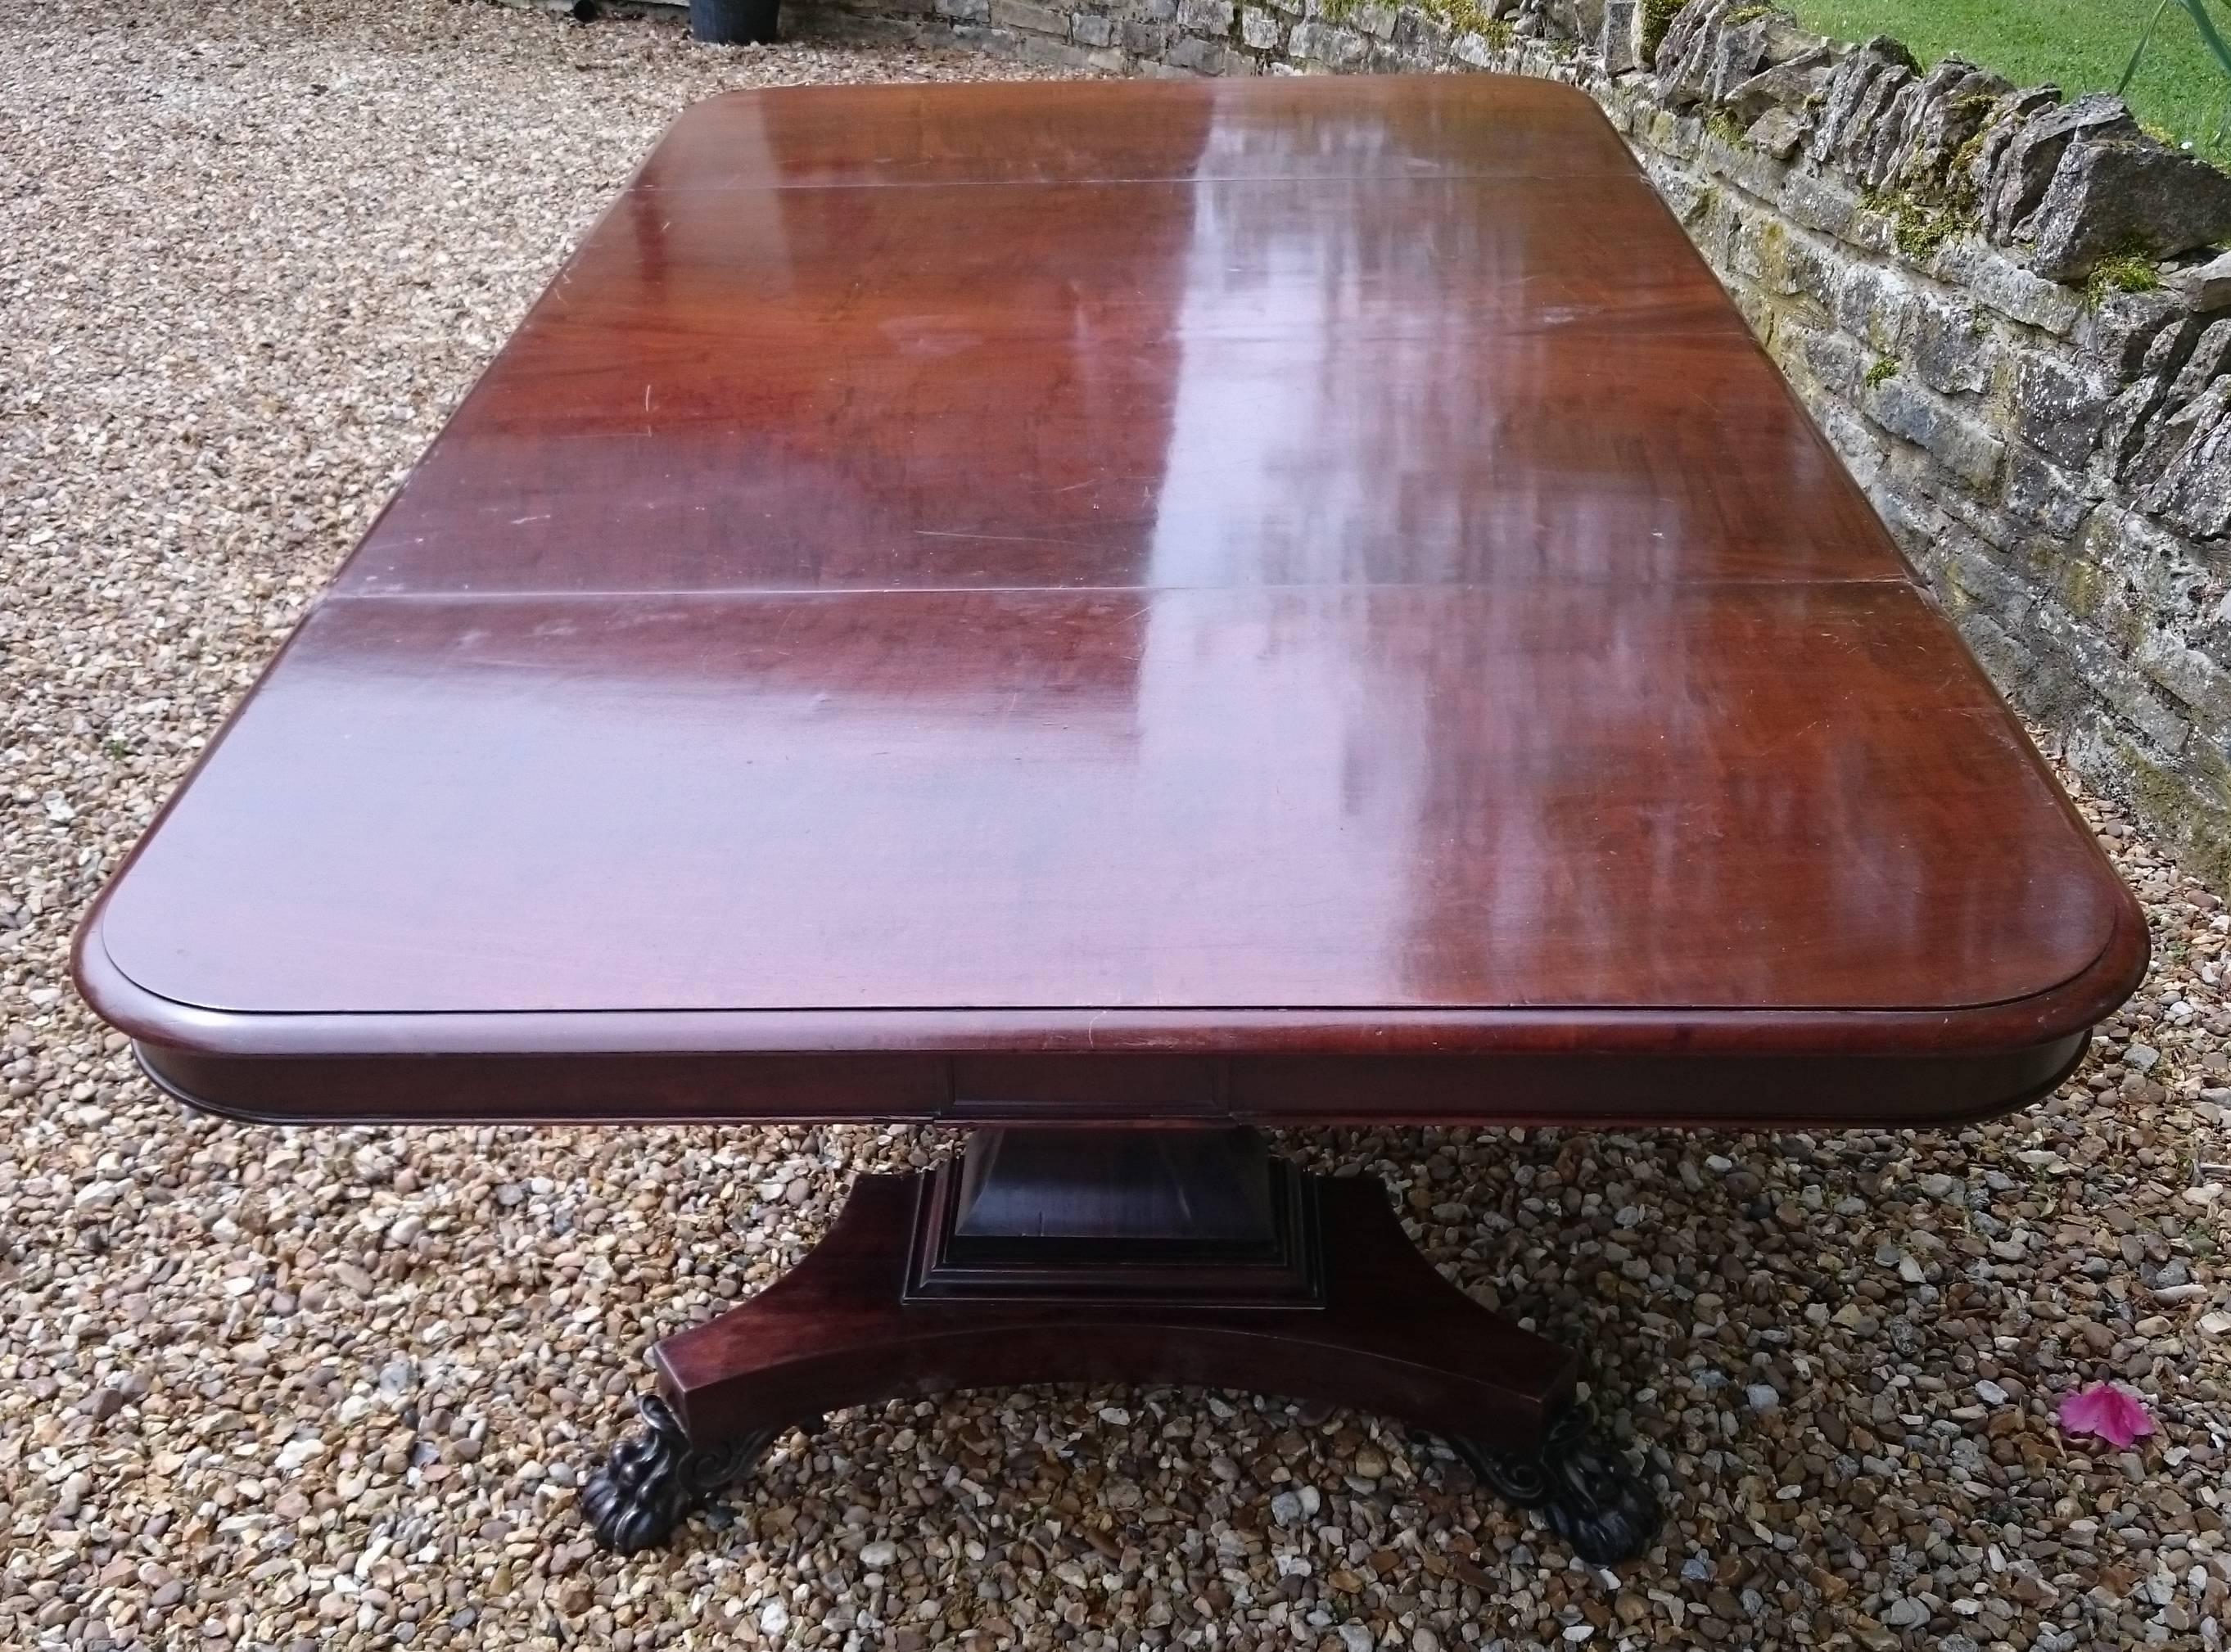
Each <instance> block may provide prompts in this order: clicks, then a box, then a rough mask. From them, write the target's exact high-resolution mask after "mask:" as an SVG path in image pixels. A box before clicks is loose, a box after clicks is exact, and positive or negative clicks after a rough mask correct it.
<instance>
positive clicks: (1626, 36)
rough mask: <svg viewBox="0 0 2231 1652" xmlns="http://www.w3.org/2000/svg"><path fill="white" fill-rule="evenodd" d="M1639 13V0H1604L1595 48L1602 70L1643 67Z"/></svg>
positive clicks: (1640, 17) (1610, 70) (1626, 69)
mask: <svg viewBox="0 0 2231 1652" xmlns="http://www.w3.org/2000/svg"><path fill="white" fill-rule="evenodd" d="M1642 15H1643V14H1642V4H1641V0H1604V16H1603V27H1602V28H1601V29H1600V30H1598V31H1597V34H1596V50H1597V52H1598V53H1599V54H1601V56H1602V58H1603V66H1604V73H1605V74H1626V72H1627V71H1628V70H1630V69H1635V68H1641V67H1642Z"/></svg>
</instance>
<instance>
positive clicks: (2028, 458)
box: [2006, 442, 2092, 539]
mask: <svg viewBox="0 0 2231 1652" xmlns="http://www.w3.org/2000/svg"><path fill="white" fill-rule="evenodd" d="M2006 503H2007V509H2008V511H2009V512H2011V513H2013V514H2014V515H2015V516H2017V517H2020V518H2021V519H2023V520H2024V521H2027V522H2033V523H2035V524H2036V525H2037V526H2039V527H2041V528H2043V529H2044V530H2045V531H2046V532H2048V533H2051V534H2053V535H2054V536H2056V537H2057V538H2060V539H2066V538H2067V537H2068V536H2070V535H2071V534H2073V533H2075V532H2077V531H2078V530H2079V528H2081V527H2082V526H2084V519H2085V518H2086V516H2087V515H2089V514H2090V513H2091V510H2092V500H2090V498H2088V497H2087V496H2086V494H2085V492H2084V489H2083V487H2082V486H2081V485H2080V484H2079V481H2078V480H2077V478H2076V477H2074V476H2073V475H2071V474H2069V473H2067V472H2066V471H2064V470H2061V469H2060V468H2058V467H2056V466H2055V465H2053V463H2052V462H2051V461H2048V460H2047V459H2046V458H2045V456H2044V455H2041V454H2039V453H2036V452H2034V451H2032V450H2031V449H2030V448H2027V447H2025V446H2024V445H2022V444H2021V442H2010V443H2008V447H2007V494H2006Z"/></svg>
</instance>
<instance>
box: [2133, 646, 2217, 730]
mask: <svg viewBox="0 0 2231 1652" xmlns="http://www.w3.org/2000/svg"><path fill="white" fill-rule="evenodd" d="M2131 664H2133V665H2135V666H2136V667H2137V668H2138V669H2139V671H2140V672H2142V673H2143V674H2144V675H2145V676H2147V677H2148V678H2150V680H2151V681H2154V682H2155V683H2157V684H2158V685H2159V686H2160V687H2163V688H2166V689H2167V690H2168V691H2169V692H2170V694H2174V695H2175V696H2176V698H2177V699H2178V700H2181V701H2183V704H2184V705H2185V706H2186V707H2188V708H2189V710H2191V711H2193V712H2195V713H2198V715H2199V717H2200V719H2201V720H2202V721H2203V722H2205V723H2207V724H2208V725H2210V726H2214V727H2217V728H2231V671H2226V670H2225V669H2224V668H2222V667H2221V666H2220V665H2218V664H2216V662H2215V661H2213V660H2211V659H2209V658H2208V656H2207V655H2204V654H2202V653H2201V652H2200V650H2199V649H2192V648H2187V647H2186V646H2185V645H2184V644H2183V643H2182V642H2178V641H2177V640H2176V638H2175V637H2173V636H2170V635H2169V634H2168V633H2167V632H2165V631H2154V632H2151V633H2150V634H2149V635H2148V636H2146V637H2145V639H2144V641H2143V642H2140V643H2139V644H2138V646H2137V651H2136V652H2135V653H2134V654H2132V655H2131Z"/></svg>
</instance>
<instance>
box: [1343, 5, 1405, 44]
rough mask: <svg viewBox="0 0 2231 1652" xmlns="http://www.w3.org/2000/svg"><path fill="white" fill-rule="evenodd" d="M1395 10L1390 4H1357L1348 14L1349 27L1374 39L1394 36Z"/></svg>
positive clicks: (1387, 38) (1389, 38)
mask: <svg viewBox="0 0 2231 1652" xmlns="http://www.w3.org/2000/svg"><path fill="white" fill-rule="evenodd" d="M1394 18H1395V10H1394V7H1392V6H1368V5H1367V6H1358V7H1356V9H1355V10H1354V11H1352V12H1350V13H1349V14H1348V24H1349V26H1350V27H1351V28H1354V29H1360V30H1361V31H1362V32H1363V33H1364V34H1367V35H1370V36H1372V38H1374V40H1392V39H1394Z"/></svg>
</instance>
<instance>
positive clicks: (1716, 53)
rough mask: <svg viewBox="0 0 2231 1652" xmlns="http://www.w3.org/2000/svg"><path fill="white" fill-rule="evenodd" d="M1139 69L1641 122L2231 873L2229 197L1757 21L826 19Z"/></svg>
mask: <svg viewBox="0 0 2231 1652" xmlns="http://www.w3.org/2000/svg"><path fill="white" fill-rule="evenodd" d="M800 21H802V22H803V23H805V25H806V26H808V27H815V26H825V25H826V24H828V23H831V22H836V23H840V24H841V25H842V26H844V27H846V28H848V29H853V30H857V29H872V30H876V31H879V32H892V31H898V32H903V33H908V34H912V35H925V36H931V37H941V38H943V39H946V40H950V41H956V42H965V43H969V44H973V45H975V46H977V47H980V48H983V49H985V50H986V51H991V52H996V53H1000V54H1006V55H1013V56H1016V57H1019V58H1024V59H1027V60H1030V61H1038V62H1052V63H1064V64H1070V65H1074V66H1076V67H1078V68H1093V69H1100V70H1104V71H1110V72H1121V73H1130V74H1281V73H1296V72H1302V73H1320V72H1334V71H1402V70H1421V69H1455V70H1461V69H1495V70H1503V71H1507V72H1514V73H1520V74H1536V75H1542V76H1546V77H1549V78H1551V79H1555V80H1559V81H1568V82H1570V83H1573V84H1575V85H1577V86H1580V87H1582V88H1584V89H1585V90H1587V91H1588V92H1589V93H1590V94H1593V95H1594V97H1595V98H1596V99H1597V100H1598V101H1599V102H1600V103H1601V105H1602V106H1603V107H1604V109H1605V110H1606V111H1607V113H1608V114H1609V116H1610V118H1611V119H1612V121H1613V124H1614V125H1615V126H1618V128H1619V129H1620V131H1621V132H1623V133H1625V134H1626V137H1627V139H1628V140H1629V141H1630V143H1631V144H1632V145H1633V147H1634V149H1635V151H1636V152H1637V154H1638V155H1639V157H1640V158H1641V160H1642V162H1643V165H1645V166H1646V169H1647V170H1648V171H1649V173H1650V175H1651V177H1652V179H1653V180H1654V181H1655V182H1656V184H1657V185H1658V187H1659V190H1660V191H1661V192H1662V193H1663V195H1664V196H1665V198H1666V200H1667V201H1668V202H1669V203H1672V207H1673V209H1674V210H1675V211H1676V212H1677V213H1678V215H1679V216H1680V217H1681V219H1682V221H1683V223H1685V224H1686V225H1687V227H1688V229H1689V231H1690V234H1691V236H1693V237H1694V239H1695V241H1696V242H1697V244H1698V246H1699V247H1700V248H1702V249H1703V250H1704V255H1706V257H1707V258H1709V259H1710V261H1711V263H1712V266H1713V268H1715V269H1716V270H1717V272H1718V273H1719V275H1720V278H1721V279H1722V281H1724V282H1725V283H1726V285H1727V287H1728V289H1729V291H1730V293H1731V294H1733V295H1734V298H1735V300H1736V304H1737V305H1738V306H1739V307H1741V308H1742V310H1743V313H1744V315H1745V316H1746V317H1747V318H1748V319H1749V321H1750V323H1751V325H1752V326H1753V327H1754V329H1756V332H1757V333H1758V335H1759V337H1760V338H1761V339H1762V340H1763V341H1764V343H1765V345H1766V347H1767V349H1768V350H1769V352H1770V353H1771V354H1772V355H1773V357H1774V358H1775V360H1776V361H1777V362H1778V363H1780V364H1781V365H1782V369H1783V371H1785V372H1786V373H1787V374H1788V378H1789V379H1790V381H1791V383H1792V384H1794V385H1795V387H1796V389H1797V390H1798V392H1799V394H1801V396H1802V397H1804V399H1805V401H1806V402H1807V404H1808V405H1809V406H1810V407H1811V409H1812V410H1813V412H1814V416H1815V417H1816V418H1817V419H1818V420H1819V421H1820V424H1821V426H1822V427H1823V429H1825V430H1826V431H1827V434H1828V436H1830V438H1831V439H1832V440H1833V442H1835V444H1836V445H1837V447H1838V448H1840V450H1841V452H1842V453H1843V455H1844V457H1845V459H1846V461H1847V463H1848V464H1849V465H1850V467H1851V468H1852V470H1853V473H1854V474H1856V475H1857V476H1858V478H1859V481H1860V482H1861V483H1862V484H1863V485H1864V486H1865V487H1866V489H1867V491H1868V493H1869V494H1871V495H1872V498H1873V500H1874V502H1875V505H1876V507H1877V508H1878V509H1879V511H1880V512H1881V513H1882V515H1883V518H1884V519H1885V521H1886V522H1887V523H1888V524H1889V525H1890V526H1891V529H1892V532H1894V533H1895V534H1896V535H1897V536H1898V539H1899V542H1900V543H1901V544H1902V545H1904V547H1905V549H1906V552H1907V553H1908V554H1909V556H1911V558H1912V559H1913V561H1914V562H1915V564H1916V565H1917V566H1918V567H1919V568H1920V569H1921V570H1922V571H1923V572H1924V574H1925V575H1926V576H1927V578H1929V580H1930V584H1931V585H1932V587H1933V589H1934V590H1935V591H1936V593H1937V597H1938V599H1939V600H1940V601H1941V602H1942V603H1943V605H1944V607H1945V609H1946V610H1947V611H1948V612H1950V614H1951V615H1952V616H1953V617H1954V618H1955V619H1956V621H1957V623H1959V625H1960V627H1961V629H1962V630H1963V632H1964V634H1965V635H1966V636H1967V637H1968V639H1969V644H1970V646H1972V647H1973V648H1974V649H1975V650H1976V654H1977V655H1979V657H1981V659H1982V661H1983V662H1984V664H1985V665H1986V667H1987V668H1989V670H1990V671H1991V672H1992V673H1993V674H1994V675H1995V677H1996V678H1997V680H1998V681H1999V682H2000V684H2001V687H2003V688H2004V689H2005V690H2006V691H2007V692H2008V694H2009V695H2010V697H2011V698H2012V699H2013V700H2014V702H2015V703H2016V704H2017V705H2018V706H2019V707H2021V709H2023V710H2024V711H2025V712H2026V713H2028V714H2029V715H2030V716H2032V717H2033V718H2034V719H2036V720H2038V721H2040V723H2042V724H2044V725H2045V726H2047V727H2048V728H2050V729H2052V730H2053V731H2055V732H2057V733H2058V734H2059V735H2060V737H2062V738H2063V739H2065V740H2066V750H2067V752H2068V754H2069V756H2070V758H2072V760H2073V762H2074V764H2075V765H2076V766H2077V767H2078V769H2079V771H2080V772H2082V773H2084V774H2085V775H2086V778H2088V779H2090V780H2091V781H2092V783H2093V784H2098V785H2099V786H2101V787H2102V788H2104V789H2105V790H2108V791H2112V792H2116V793H2118V794H2120V795H2123V796H2124V797H2128V798H2129V799H2130V800H2131V802H2132V803H2135V804H2136V806H2137V809H2138V810H2139V811H2140V812H2141V813H2142V814H2143V815H2144V816H2145V817H2146V818H2147V820H2148V822H2149V823H2150V825H2151V826H2152V827H2153V828H2154V829H2157V831H2158V832H2160V833H2161V834H2162V835H2163V837H2164V838H2166V839H2167V840H2168V841H2170V842H2172V843H2174V844H2175V845H2176V847H2177V849H2178V850H2179V852H2180V853H2181V854H2182V855H2183V856H2184V858H2185V859H2186V861H2187V862H2188V863H2189V865H2190V866H2191V867H2193V868H2194V869H2195V870H2196V871H2198V872H2199V873H2200V874H2202V876H2204V877H2206V878H2208V880H2210V881H2212V882H2214V883H2215V885H2216V887H2219V888H2227V887H2231V255H2224V256H2218V255H2216V254H2215V252H2214V250H2213V248H2214V247H2215V245H2216V244H2217V243H2220V242H2223V241H2225V240H2227V239H2231V176H2227V175H2226V174H2224V173H2222V172H2219V171H2215V169H2213V168H2211V167H2209V166H2207V165H2204V164H2202V162H2200V161H2198V160H2196V159H2195V158H2193V157H2191V156H2189V155H2188V154H2185V153H2183V152H2181V151H2180V150H2178V149H2176V148H2174V147H2171V146H2170V145H2166V144H2163V143H2161V142H2157V141H2156V139H2154V138H2153V137H2151V136H2150V135H2148V134H2147V133H2146V132H2144V131H2143V130H2141V128H2140V127H2139V126H2138V125H2137V123H2136V122H2135V121H2134V120H2133V119H2131V116H2130V113H2129V112H2128V111H2127V110H2125V109H2124V107H2123V106H2122V104H2121V103H2120V102H2119V101H2118V100H2115V99H2112V98H2107V97H2098V96H2092V97H2084V98H2079V99H2077V100H2073V101H2067V100H2063V99H2062V98H2061V97H2060V94H2059V93H2058V92H2057V91H2055V90H2054V89H2053V88H2052V87H2027V88H2024V87H2014V86H2012V85H2010V84H2009V83H2008V82H2007V81H2005V80H2003V79H2001V78H2000V77H1999V76H1997V75H1995V74H1991V73H1989V71H1987V70H1984V69H1982V68H1976V67H1975V66H1973V65H1971V64H1967V63H1963V62H1961V61H1957V60H1956V59H1948V60H1946V61H1943V62H1941V63H1939V64H1937V65H1936V66H1935V67H1934V68H1930V69H1928V70H1926V71H1924V70H1923V69H1921V68H1919V67H1918V66H1917V64H1916V63H1915V62H1914V61H1913V59H1912V57H1911V55H1909V54H1908V53H1907V52H1906V51H1905V49H1904V48H1903V47H1901V46H1900V45H1898V43H1897V42H1894V41H1891V40H1885V39H1878V40H1873V41H1869V42H1864V43H1861V44H1857V45H1853V44H1846V43H1843V42H1833V41H1828V40H1824V39H1822V38H1821V37H1820V36H1819V35H1813V34H1811V33H1808V32H1807V31H1806V30H1805V29H1802V28H1801V27H1800V26H1799V25H1798V23H1796V22H1795V19H1794V18H1792V17H1791V16H1788V14H1786V13H1782V12H1779V11H1775V10H1771V9H1769V8H1768V7H1765V6H1761V5H1745V4H1739V3H1736V0H1691V3H1689V4H1687V5H1686V6H1684V7H1681V8H1680V9H1679V10H1678V11H1676V10H1674V8H1673V5H1672V0H1427V3H1426V5H1425V6H1423V7H1413V6H1394V5H1380V4H1357V3H1349V0H1244V3H1242V0H1056V3H1041V0H822V3H821V4H820V5H819V6H818V8H817V9H816V10H811V11H808V12H806V13H805V14H804V16H803V17H802V18H801V19H800Z"/></svg>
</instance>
